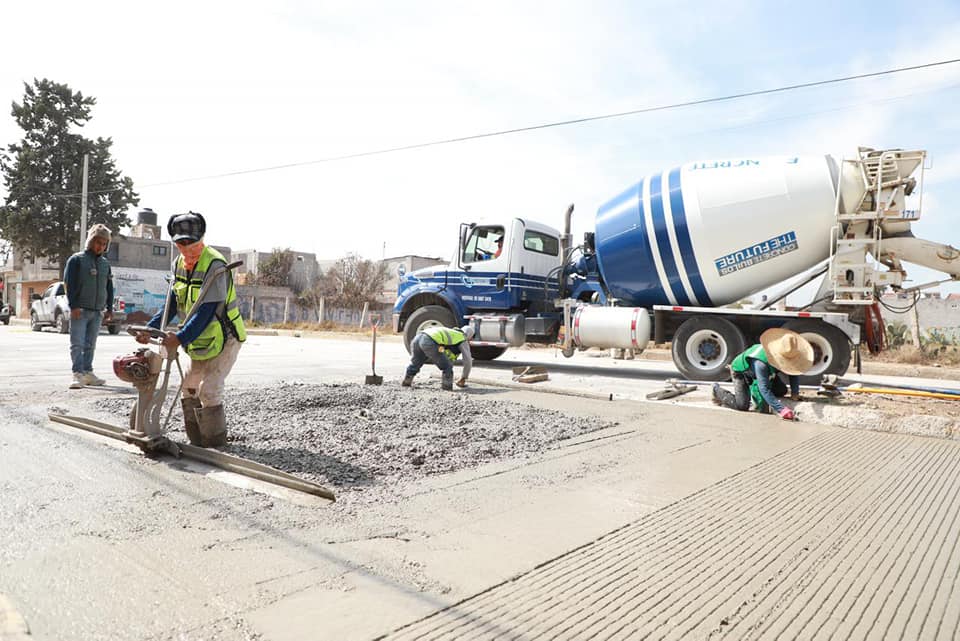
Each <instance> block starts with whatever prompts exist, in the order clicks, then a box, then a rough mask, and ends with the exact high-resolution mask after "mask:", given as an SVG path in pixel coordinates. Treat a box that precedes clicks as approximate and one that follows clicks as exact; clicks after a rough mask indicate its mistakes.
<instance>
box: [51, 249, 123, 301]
mask: <svg viewBox="0 0 960 641" xmlns="http://www.w3.org/2000/svg"><path fill="white" fill-rule="evenodd" d="M63 282H64V284H66V286H67V302H68V303H70V309H90V310H93V311H95V312H102V311H110V310H112V309H113V272H111V271H110V263H109V262H108V261H107V259H106V258H105V257H103V256H97V255H96V254H94V253H93V252H92V251H90V250H89V249H88V250H85V251H82V252H77V253H76V254H74V255H73V256H71V257H70V258H68V259H67V264H66V266H65V267H64V269H63Z"/></svg>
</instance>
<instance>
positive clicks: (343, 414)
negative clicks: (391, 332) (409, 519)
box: [96, 383, 616, 490]
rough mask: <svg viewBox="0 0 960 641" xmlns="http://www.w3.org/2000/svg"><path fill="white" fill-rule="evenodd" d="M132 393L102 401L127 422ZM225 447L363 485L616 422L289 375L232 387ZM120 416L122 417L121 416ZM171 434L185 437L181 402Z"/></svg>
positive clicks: (493, 456)
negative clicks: (289, 379)
mask: <svg viewBox="0 0 960 641" xmlns="http://www.w3.org/2000/svg"><path fill="white" fill-rule="evenodd" d="M130 405H131V401H130V400H128V399H127V400H124V399H116V398H114V399H101V400H99V401H97V403H96V406H97V408H98V409H99V410H101V411H106V412H109V413H111V414H116V415H117V416H118V418H117V419H116V420H115V421H114V422H115V423H116V424H119V425H125V424H126V416H127V414H128V413H129V409H130ZM225 405H226V407H227V421H228V426H229V431H230V437H229V442H228V444H227V446H226V447H224V448H222V449H223V451H225V452H229V453H231V454H234V455H237V456H242V457H244V458H248V459H251V460H254V461H258V462H260V463H264V464H266V465H271V466H273V467H276V468H278V469H281V470H284V471H286V472H290V473H292V474H296V475H298V476H301V477H303V478H305V479H309V480H311V481H315V482H317V483H320V484H321V485H324V486H328V487H332V488H337V489H338V490H344V489H351V488H355V489H363V488H364V487H369V486H374V485H378V484H396V483H398V482H402V481H406V480H411V479H415V478H420V477H423V476H427V475H431V474H442V473H447V472H454V471H457V470H461V469H466V468H472V467H475V466H477V465H481V464H483V463H488V462H491V461H496V460H500V459H507V458H516V457H527V456H531V455H535V454H537V453H539V452H542V451H544V450H546V449H549V448H551V447H552V446H554V445H555V444H556V443H558V442H559V441H563V440H566V439H569V438H572V437H575V436H579V435H581V434H585V433H588V432H592V431H595V430H599V429H603V428H606V427H611V426H613V425H616V423H615V422H610V421H603V420H600V419H595V418H581V417H574V416H569V415H565V414H562V413H560V412H556V411H553V410H547V409H541V408H537V407H533V406H529V405H523V404H520V403H514V402H509V401H494V400H489V399H487V398H481V397H479V395H473V394H471V393H470V392H469V390H468V391H458V392H453V393H451V392H443V391H441V390H440V389H439V387H433V386H432V385H431V384H429V383H428V384H427V385H426V386H422V387H417V388H414V389H412V390H411V389H404V388H401V387H400V386H399V385H398V384H397V383H392V384H391V383H387V384H385V385H383V386H368V385H353V384H351V385H314V384H299V383H289V384H283V385H278V386H273V387H255V388H246V389H236V388H233V389H230V390H228V391H227V393H226V397H225ZM121 417H122V418H121ZM170 428H171V429H170V436H171V438H174V439H175V440H183V441H185V440H186V436H185V435H184V434H183V429H182V415H181V413H180V408H179V403H178V404H177V407H176V408H175V410H174V414H173V417H172V419H171V421H170Z"/></svg>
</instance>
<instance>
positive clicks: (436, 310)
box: [403, 305, 473, 354]
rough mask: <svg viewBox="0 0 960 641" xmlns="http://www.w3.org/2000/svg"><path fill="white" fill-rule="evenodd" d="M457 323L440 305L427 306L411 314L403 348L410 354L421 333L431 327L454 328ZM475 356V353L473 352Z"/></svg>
mask: <svg viewBox="0 0 960 641" xmlns="http://www.w3.org/2000/svg"><path fill="white" fill-rule="evenodd" d="M456 323H457V319H456V318H454V316H453V312H451V311H450V310H449V309H447V308H446V307H441V306H440V305H426V306H424V307H421V308H420V309H418V310H417V311H415V312H414V313H412V314H410V318H408V319H407V324H406V325H404V327H403V346H404V347H406V348H407V353H408V354H409V353H410V343H412V342H413V338H414V337H415V336H416V335H417V334H418V333H420V332H422V331H423V330H425V329H428V328H430V327H453V326H455V325H456ZM471 354H473V352H471Z"/></svg>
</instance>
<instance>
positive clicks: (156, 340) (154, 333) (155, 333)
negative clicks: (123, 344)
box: [127, 325, 166, 345]
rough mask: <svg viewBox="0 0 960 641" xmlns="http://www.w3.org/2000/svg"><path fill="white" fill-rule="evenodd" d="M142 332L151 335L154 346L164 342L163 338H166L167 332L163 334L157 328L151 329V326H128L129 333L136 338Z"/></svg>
mask: <svg viewBox="0 0 960 641" xmlns="http://www.w3.org/2000/svg"><path fill="white" fill-rule="evenodd" d="M141 332H145V333H147V334H149V335H150V338H151V341H150V342H151V343H153V344H154V345H159V344H160V341H162V340H163V337H164V336H166V332H163V331H161V330H159V329H157V328H156V327H150V326H149V325H128V326H127V333H128V334H130V335H131V336H136V335H137V334H140V333H141Z"/></svg>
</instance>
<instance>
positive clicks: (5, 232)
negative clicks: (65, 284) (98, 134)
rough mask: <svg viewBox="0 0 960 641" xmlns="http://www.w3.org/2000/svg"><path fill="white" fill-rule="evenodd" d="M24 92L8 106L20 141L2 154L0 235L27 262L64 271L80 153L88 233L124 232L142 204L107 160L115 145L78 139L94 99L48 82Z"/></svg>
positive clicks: (75, 219)
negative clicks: (97, 228) (94, 229)
mask: <svg viewBox="0 0 960 641" xmlns="http://www.w3.org/2000/svg"><path fill="white" fill-rule="evenodd" d="M24 88H25V92H24V96H23V102H21V103H19V104H18V103H16V102H14V103H13V109H12V111H11V114H12V115H13V118H14V120H16V122H17V125H18V126H19V127H20V128H21V129H23V131H24V137H23V140H21V141H20V142H19V143H15V144H11V145H9V146H8V147H7V149H6V152H0V172H2V173H3V181H4V187H5V188H6V190H7V197H6V200H5V203H4V205H3V206H2V207H0V236H2V237H3V238H5V239H7V240H8V241H10V242H11V243H12V244H13V245H14V246H15V247H17V248H18V249H19V250H20V251H22V252H23V254H24V255H25V256H26V257H28V258H40V257H45V258H48V259H53V260H55V261H56V263H57V264H58V265H59V268H60V271H61V272H62V271H63V267H64V265H65V264H66V262H67V258H69V257H70V255H71V254H72V253H73V252H74V251H76V250H77V248H78V246H79V242H80V193H81V191H82V183H83V156H84V154H90V161H89V172H88V202H87V226H88V228H89V226H90V225H93V224H95V223H103V224H104V225H106V226H107V227H109V228H110V229H111V230H113V231H114V232H116V231H118V230H119V228H120V227H123V226H125V225H129V224H130V221H129V219H128V218H127V216H126V213H125V212H126V211H127V210H128V209H129V208H130V207H132V206H135V205H137V204H138V203H139V202H140V199H139V197H138V195H137V193H136V192H134V191H133V181H132V180H131V179H130V178H127V177H125V176H123V175H121V173H120V170H119V169H117V167H116V164H115V163H114V160H113V158H112V156H111V155H110V147H111V146H112V145H113V140H111V139H110V138H97V139H96V140H90V139H88V138H85V137H84V136H82V135H80V134H79V133H77V132H76V130H77V129H79V128H81V127H83V126H84V125H85V124H86V123H87V121H88V120H90V117H91V116H90V114H91V110H92V108H93V105H94V104H96V99H95V98H91V97H87V96H83V95H82V94H81V93H80V92H76V93H74V92H73V91H72V90H71V89H70V87H68V86H67V85H65V84H60V83H56V82H52V81H50V80H46V79H44V80H36V79H35V80H34V81H33V84H32V85H30V84H28V83H24Z"/></svg>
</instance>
